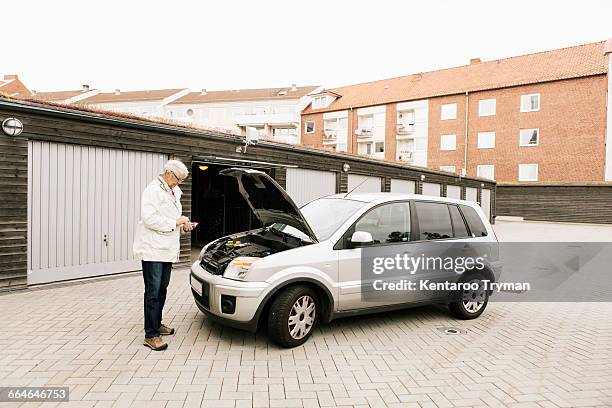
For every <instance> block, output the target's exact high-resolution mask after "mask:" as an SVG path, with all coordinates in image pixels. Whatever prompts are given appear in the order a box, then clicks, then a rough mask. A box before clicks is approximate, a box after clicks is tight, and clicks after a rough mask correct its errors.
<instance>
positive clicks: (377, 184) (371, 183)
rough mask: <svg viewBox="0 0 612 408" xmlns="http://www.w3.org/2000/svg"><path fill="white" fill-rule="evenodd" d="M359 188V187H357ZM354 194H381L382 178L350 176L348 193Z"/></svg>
mask: <svg viewBox="0 0 612 408" xmlns="http://www.w3.org/2000/svg"><path fill="white" fill-rule="evenodd" d="M357 186H359V187H357ZM355 187H357V188H356V189H355V191H353V192H354V193H380V192H381V188H382V180H381V178H380V177H371V176H362V175H360V174H349V175H348V191H352V190H353V189H354V188H355Z"/></svg>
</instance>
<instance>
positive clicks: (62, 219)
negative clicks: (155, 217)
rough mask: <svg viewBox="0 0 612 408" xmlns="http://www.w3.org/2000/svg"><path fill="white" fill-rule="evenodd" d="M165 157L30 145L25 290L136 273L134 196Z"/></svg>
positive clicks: (136, 199)
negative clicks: (37, 284)
mask: <svg viewBox="0 0 612 408" xmlns="http://www.w3.org/2000/svg"><path fill="white" fill-rule="evenodd" d="M166 160H167V156H165V155H161V154H152V153H142V152H128V151H122V150H115V149H106V148H99V147H87V146H76V145H69V144H60V143H47V142H38V141H30V142H29V144H28V197H29V199H28V284H35V283H44V282H54V281H60V280H66V279H75V278H82V277H87V276H96V275H105V274H111V273H118V272H126V271H133V270H139V269H140V262H139V261H135V260H134V259H133V257H132V241H133V237H134V228H135V226H136V223H137V222H138V220H139V218H140V195H141V193H142V191H143V190H144V188H145V187H146V185H147V184H148V183H149V182H150V181H151V180H152V179H153V178H155V177H156V176H157V175H158V174H159V171H160V170H161V169H162V168H163V165H164V163H165V161H166Z"/></svg>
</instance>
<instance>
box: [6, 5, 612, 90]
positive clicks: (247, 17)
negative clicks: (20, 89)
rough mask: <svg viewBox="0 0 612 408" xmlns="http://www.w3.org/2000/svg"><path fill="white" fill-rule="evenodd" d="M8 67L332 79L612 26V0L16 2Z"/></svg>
mask: <svg viewBox="0 0 612 408" xmlns="http://www.w3.org/2000/svg"><path fill="white" fill-rule="evenodd" d="M1 10H2V16H1V17H0V41H1V43H2V45H3V47H2V49H3V52H2V55H1V56H0V74H13V73H15V74H18V75H19V76H20V78H21V79H22V80H23V82H24V83H25V84H26V86H28V87H29V88H30V89H35V90H37V91H48V90H65V89H76V88H79V87H80V86H81V84H89V85H91V86H92V87H95V88H99V89H109V90H112V89H115V88H120V89H122V90H134V89H158V88H174V87H176V88H179V87H186V88H191V89H192V90H200V89H201V88H206V89H208V90H215V89H236V88H258V87H274V86H288V85H290V84H291V83H297V84H298V85H323V86H325V87H327V88H330V87H334V86H340V85H346V84H352V83H358V82H365V81H371V80H376V79H383V78H388V77H394V76H400V75H406V74H410V73H415V72H422V71H429V70H432V69H439V68H447V67H452V66H457V65H465V64H466V63H467V62H468V61H469V58H471V57H480V58H481V59H482V60H491V59H497V58H503V57H509V56H514V55H520V54H525V53H531V52H537V51H543V50H549V49H554V48H561V47H567V46H571V45H577V44H584V43H589V42H594V41H600V40H605V39H607V38H609V37H612V23H611V21H612V20H610V18H611V17H610V16H612V2H611V1H606V0H581V1H538V0H529V1H523V0H513V1H505V2H499V1H491V0H488V1H467V0H464V1H447V0H437V1H436V0H421V1H402V0H393V1H392V0H371V1H340V0H321V1H320V0H307V1H297V0H296V1H292V0H285V1H256V0H245V1H232V0H212V1H195V0H193V1H187V0H173V1H158V0H147V1H139V0H138V1H137V0H121V1H117V0H98V1H96V0H88V1H82V0H77V1H66V0H54V1H46V0H40V1H31V0H19V1H11V2H5V3H4V4H3V5H2V6H1Z"/></svg>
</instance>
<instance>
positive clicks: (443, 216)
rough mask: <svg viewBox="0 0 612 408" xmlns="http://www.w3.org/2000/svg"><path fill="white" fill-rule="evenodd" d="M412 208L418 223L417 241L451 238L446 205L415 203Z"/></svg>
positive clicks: (449, 220) (451, 228)
mask: <svg viewBox="0 0 612 408" xmlns="http://www.w3.org/2000/svg"><path fill="white" fill-rule="evenodd" d="M414 206H415V208H416V215H417V219H418V221H419V233H420V236H419V239H421V240H428V239H445V238H451V237H452V236H453V226H452V224H451V218H450V213H449V212H448V208H447V205H446V204H444V203H430V202H425V201H416V202H415V203H414Z"/></svg>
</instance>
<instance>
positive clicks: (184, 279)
mask: <svg viewBox="0 0 612 408" xmlns="http://www.w3.org/2000/svg"><path fill="white" fill-rule="evenodd" d="M142 292H143V284H142V279H141V277H140V275H138V274H133V275H129V276H123V277H119V278H114V279H102V280H95V281H88V282H86V283H79V284H73V285H69V286H55V287H50V288H44V289H41V290H26V291H21V292H15V293H10V294H3V295H0V311H1V312H2V315H1V316H2V317H1V318H0V327H1V328H2V330H1V331H0V347H1V350H2V351H1V352H0V386H53V385H57V386H60V385H66V386H69V387H70V399H71V401H70V402H68V403H57V404H54V403H44V404H42V403H40V404H35V403H28V404H24V405H25V406H44V407H45V408H46V407H52V406H61V407H73V406H74V407H77V406H79V407H80V406H82V407H123V406H125V407H129V406H134V407H138V406H142V407H147V408H150V407H168V408H170V407H198V406H204V407H236V408H238V407H283V408H284V407H332V406H346V407H349V406H357V407H361V406H363V407H366V406H372V407H384V406H389V407H438V408H444V407H471V406H478V407H480V406H483V407H484V406H486V407H517V408H518V407H521V408H522V407H610V406H612V319H611V318H610V316H611V315H612V304H610V303H581V304H550V303H548V304H536V303H527V304H519V303H492V304H490V305H489V307H488V309H487V311H486V312H485V314H484V315H483V316H482V317H481V318H480V319H478V320H474V321H458V320H454V319H452V318H451V317H450V316H449V314H448V313H447V312H446V311H445V310H444V309H442V308H438V307H423V308H418V309H411V310H405V311H398V312H393V313H385V314H383V315H371V316H366V317H359V318H348V319H342V320H338V321H335V322H333V323H332V324H330V325H325V326H322V327H319V328H318V329H317V330H316V331H315V333H314V334H313V336H312V337H311V339H310V340H309V341H308V342H307V343H306V344H305V345H303V346H302V347H298V348H295V349H291V350H285V349H280V348H278V347H276V346H274V345H271V344H268V341H267V339H266V335H265V333H258V334H257V335H254V334H250V333H245V332H241V331H239V330H235V329H230V328H225V327H222V326H219V325H217V324H214V323H211V322H210V321H209V320H207V319H206V317H205V316H203V315H202V314H201V313H200V312H199V311H198V309H197V308H196V307H195V305H194V304H193V301H192V299H191V293H190V291H189V287H188V272H187V270H177V271H174V272H173V277H172V281H171V286H170V291H169V295H168V302H167V309H166V313H165V319H164V320H165V322H166V323H168V324H170V325H172V326H174V327H176V328H177V329H178V332H177V334H176V335H175V336H172V337H170V338H168V341H169V344H170V347H169V349H168V350H166V351H164V352H153V351H150V350H149V349H147V348H145V347H144V346H142V337H143V333H142ZM441 327H456V328H460V329H464V330H465V331H466V333H464V334H457V335H448V334H445V333H444V332H443V331H441V330H439V328H441ZM0 405H3V406H12V405H11V404H8V403H6V404H1V403H0Z"/></svg>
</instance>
